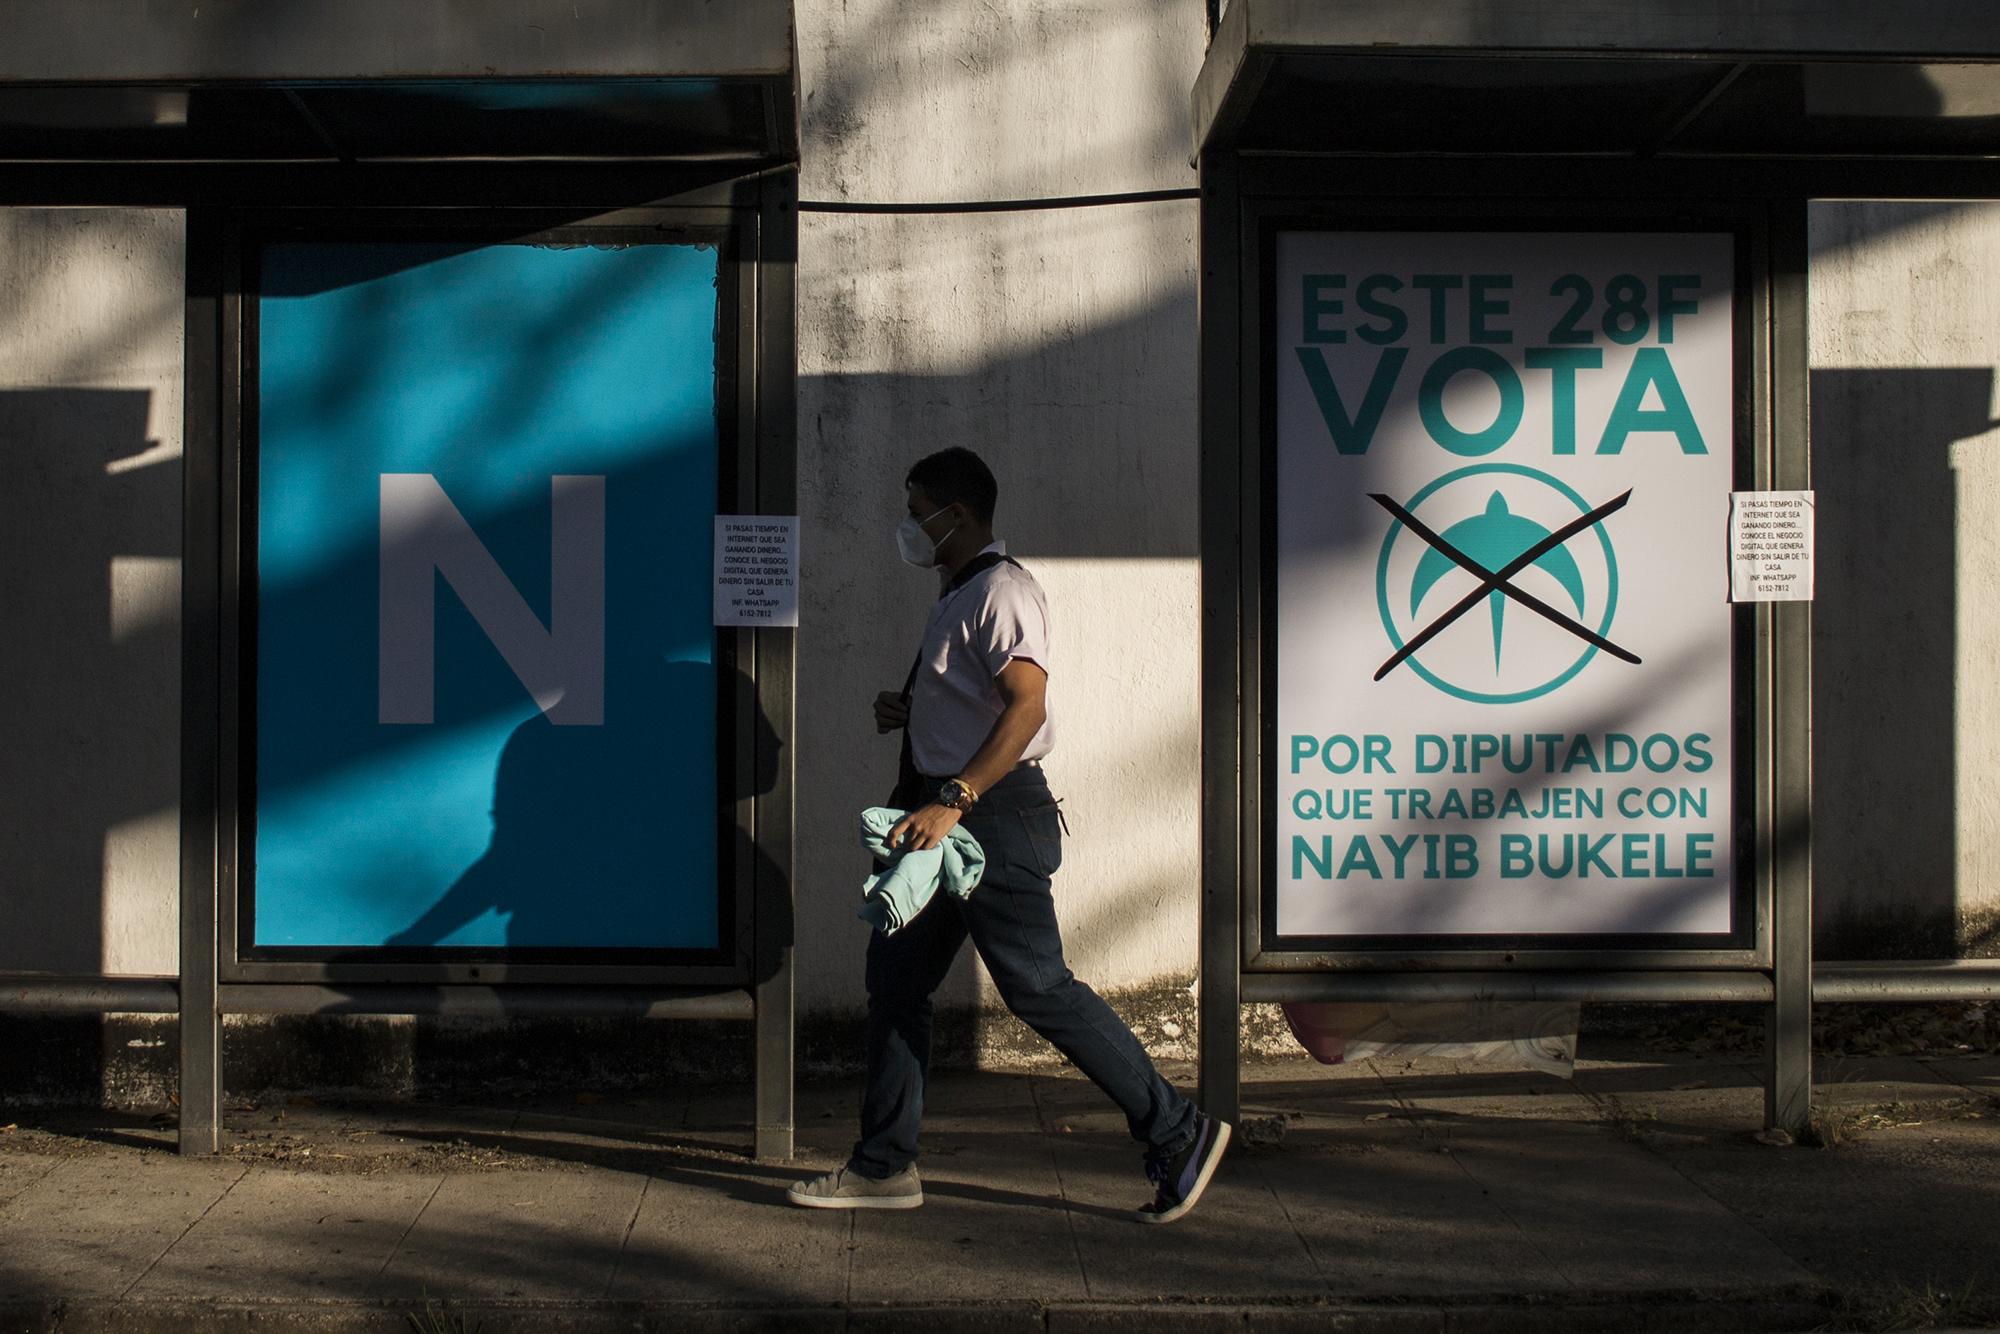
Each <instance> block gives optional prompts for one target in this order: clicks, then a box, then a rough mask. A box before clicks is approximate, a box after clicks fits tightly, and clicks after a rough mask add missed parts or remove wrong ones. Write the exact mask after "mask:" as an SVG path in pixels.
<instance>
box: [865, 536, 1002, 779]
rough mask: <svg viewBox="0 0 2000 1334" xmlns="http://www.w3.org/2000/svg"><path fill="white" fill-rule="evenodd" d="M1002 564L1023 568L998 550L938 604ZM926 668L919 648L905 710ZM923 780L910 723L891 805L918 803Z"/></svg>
mask: <svg viewBox="0 0 2000 1334" xmlns="http://www.w3.org/2000/svg"><path fill="white" fill-rule="evenodd" d="M1000 565H1012V566H1013V567H1014V568H1015V569H1017V570H1018V569H1020V568H1021V562H1020V561H1017V560H1015V559H1014V558H1013V557H1012V556H1003V555H1001V554H1000V553H999V552H997V551H988V552H983V553H982V554H980V555H977V556H974V557H973V558H972V559H971V560H969V561H967V562H966V563H965V564H964V565H963V566H961V567H960V569H959V571H958V573H957V574H954V575H953V576H952V577H951V581H950V582H949V583H947V584H946V585H945V586H944V591H943V592H941V593H939V594H938V601H939V602H942V601H944V600H945V599H946V598H948V597H950V596H951V595H952V594H953V593H956V592H957V591H958V590H959V589H961V588H964V587H965V586H966V585H967V584H969V583H971V582H972V581H973V580H974V579H977V578H978V577H979V576H980V575H982V574H985V573H986V572H987V571H988V570H991V569H993V568H995V567H996V566H1000ZM923 665H924V650H923V647H922V646H921V645H919V646H918V648H917V656H916V657H914V658H912V659H911V660H910V674H909V675H908V676H906V677H904V678H903V706H904V707H905V708H907V707H909V703H910V695H911V692H913V691H914V690H915V689H916V688H917V672H918V671H920V670H921V669H922V668H923ZM923 778H924V776H923V775H922V774H920V773H918V772H917V758H916V748H915V747H914V746H913V745H912V744H911V743H910V725H909V724H908V723H907V722H906V723H904V724H903V752H902V754H901V755H899V756H898V757H897V759H896V795H895V796H894V797H893V798H892V799H891V802H890V804H891V805H900V806H905V807H908V806H911V805H913V804H915V802H916V799H917V796H918V795H919V789H920V788H921V787H922V785H923Z"/></svg>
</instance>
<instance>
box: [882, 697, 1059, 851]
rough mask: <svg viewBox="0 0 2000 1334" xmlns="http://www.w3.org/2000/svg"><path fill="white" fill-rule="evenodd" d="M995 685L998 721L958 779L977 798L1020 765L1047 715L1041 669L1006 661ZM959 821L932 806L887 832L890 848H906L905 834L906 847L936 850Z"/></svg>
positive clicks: (945, 809)
mask: <svg viewBox="0 0 2000 1334" xmlns="http://www.w3.org/2000/svg"><path fill="white" fill-rule="evenodd" d="M993 685H994V688H995V689H997V690H998V691H999V692H1000V703H1001V709H1000V716H999V717H998V718H996V719H995V720H994V722H993V730H992V731H990V732H988V733H987V734H986V740H985V741H983V742H981V743H980V745H979V749H978V750H977V751H975V752H974V753H973V756H972V760H971V762H970V763H968V764H967V765H966V766H965V770H964V772H962V773H960V774H959V775H958V777H960V778H962V779H963V780H964V781H965V782H966V783H967V784H968V785H970V786H971V788H972V790H973V791H974V792H975V793H977V794H979V795H980V796H985V795H986V792H987V790H988V789H989V788H991V787H992V786H993V785H994V784H995V783H997V782H999V781H1000V780H1001V779H1002V778H1005V777H1006V776H1007V773H1008V771H1009V770H1011V769H1012V768H1013V767H1014V766H1015V765H1017V764H1019V763H1020V762H1021V753H1022V752H1023V751H1025V750H1026V749H1027V748H1028V743H1029V742H1030V741H1033V740H1034V739H1035V733H1037V732H1039V731H1041V730H1042V724H1043V723H1044V722H1046V721H1048V716H1049V705H1048V686H1049V674H1048V673H1047V672H1045V671H1043V670H1042V669H1041V667H1040V666H1039V665H1037V664H1035V663H1032V662H1029V661H1028V660H1027V659H1025V658H1010V659H1008V661H1007V664H1006V665H1005V666H1004V667H1002V668H1001V669H1000V674H999V675H998V676H995V677H994V678H993ZM958 818H959V813H958V812H957V811H956V810H953V809H952V808H951V807H949V806H940V805H938V804H937V803H936V802H931V803H930V804H929V805H926V806H922V807H919V808H918V809H916V810H914V811H911V812H910V813H909V814H908V815H906V816H904V817H903V818H902V819H900V820H898V821H897V822H896V823H895V825H894V826H892V827H891V828H890V830H889V837H888V844H889V846H890V847H892V848H894V847H903V846H906V845H905V844H904V843H903V836H904V835H905V834H906V833H907V834H908V836H909V842H908V844H907V846H908V847H910V848H914V849H919V850H921V849H924V848H934V847H936V846H937V845H938V844H940V843H942V842H944V841H945V839H946V838H948V837H950V835H951V831H952V829H953V828H954V827H955V826H956V825H957V824H958Z"/></svg>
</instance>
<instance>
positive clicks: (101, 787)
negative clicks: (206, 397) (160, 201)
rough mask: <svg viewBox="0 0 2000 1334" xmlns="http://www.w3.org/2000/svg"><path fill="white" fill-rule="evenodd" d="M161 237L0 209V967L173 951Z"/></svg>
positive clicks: (170, 340) (176, 331)
mask: <svg viewBox="0 0 2000 1334" xmlns="http://www.w3.org/2000/svg"><path fill="white" fill-rule="evenodd" d="M181 236H182V228H181V219H180V216H179V215H178V214H175V213H164V212H131V211H85V210H58V211H46V212H44V211H31V210H20V209H0V475H4V476H5V477H6V479H7V484H6V486H5V488H4V490H0V568H4V569H5V570H6V571H7V578H6V583H5V589H6V592H5V600H4V612H0V624H4V625H5V627H6V628H5V632H4V633H0V681H4V682H5V683H6V684H5V691H4V694H0V737H4V744H0V793H4V794H5V812H6V813H5V817H4V819H0V969H30V970H39V971H48V972H72V973H95V972H99V971H100V970H101V971H106V972H113V973H149V972H172V971H173V969H174V966H175V957H176V949H177V939H178V937H177V921H178V918H177V909H176V907H175V903H176V899H175V894H176V886H177V884H178V880H179V832H180V831H179V819H180V817H179V812H178V809H177V805H176V803H177V801H178V793H179V784H180V750H179V744H180V635H179V629H178V626H179V616H180V547H181V526H180V511H181V470H180V427H181Z"/></svg>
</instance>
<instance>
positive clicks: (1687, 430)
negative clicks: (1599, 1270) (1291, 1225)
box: [1192, 0, 2000, 1130]
mask: <svg viewBox="0 0 2000 1334" xmlns="http://www.w3.org/2000/svg"><path fill="white" fill-rule="evenodd" d="M1996 60H2000V20H1996V18H1995V16H1994V15H1993V13H1992V11H1991V10H1990V9H1989V8H1988V7H1986V6H1983V5H1978V4H1973V3H1945V4H1938V5H1928V6H1920V7H1915V8H1912V9H1909V10H1907V11H1898V12H1897V13H1896V14H1895V15H1894V18H1893V21H1889V20H1887V19H1885V16H1884V12H1883V11H1882V10H1881V9H1880V8H1879V7H1877V6H1871V5H1865V4H1859V3H1848V2H1847V0H1819V2H1817V3H1801V4H1795V5H1787V6H1777V7H1771V6H1761V7H1744V6H1737V5H1731V4H1724V3H1719V2H1709V0H1675V2H1674V3H1666V4H1657V5H1648V6H1644V7H1642V8H1627V9H1618V10H1615V11H1593V12H1589V13H1584V12H1581V11H1574V10H1565V9H1560V8H1552V7H1550V6H1546V5H1541V4H1534V3H1526V2H1523V3H1513V2H1511V0H1502V2H1501V3H1486V2H1477V3H1476V2H1474V0H1451V2H1448V3H1442V4H1433V5H1425V6H1421V7H1417V8H1412V7H1410V6H1401V5H1389V4H1343V5H1316V4H1304V3H1296V2H1295V0H1228V2H1227V3H1226V4H1225V5H1223V6H1222V7H1221V10H1220V14H1219V16H1218V17H1217V20H1216V23H1215V27H1214V31H1213V35H1212V40H1211V44H1210V47H1209V51H1208V54H1207V58H1206V61H1205V63H1204V65H1203V67H1202V70H1201V73H1200V76H1199V78H1198V81H1197V83H1196V85H1195V88H1194V92H1193V98H1192V104H1193V105H1192V110H1193V122H1194V151H1195V157H1196V161H1197V163H1198V165H1199V169H1200V175H1201V278H1200V282H1201V298H1200V309H1201V317H1200V318H1201V353H1200V356H1201V407H1200V413H1201V450H1202V473H1201V476H1202V484H1201V485H1202V518H1201V528H1202V539H1201V552H1202V575H1203V578H1202V590H1203V591H1202V600H1203V608H1202V612H1203V634H1204V640H1203V699H1202V706H1201V707H1202V722H1201V736H1202V781H1203V811H1202V831H1203V852H1202V873H1201V874H1202V892H1201V1007H1202V1013H1201V1084H1202V1096H1203V1100H1204V1102H1205V1104H1206V1106H1207V1107H1208V1109H1209V1110H1210V1111H1211V1112H1219V1113H1222V1114H1231V1113H1233V1112H1234V1111H1235V1110H1236V1107H1237V1102H1238V1083H1239V1074H1238V1055H1237V1052H1238V1034H1239V1007H1240V1005H1242V1004H1244V1003H1249V1002H1273V1001H1314V1000H1318V1001H1360V1002H1396V1001H1473V1000H1520V1001H1530V1000H1549V1001H1566V1002H1567V1001H1685V1002H1725V1001H1729V1002H1749V1003H1755V1004H1758V1005H1761V1006H1763V1007H1765V1011H1766V1014H1767V1015H1768V1022H1769V1031H1768V1041H1767V1044H1766V1049H1767V1052H1768V1068H1767V1080H1766V1115H1767V1120H1768V1122H1769V1123H1770V1124H1771V1125H1773V1126H1781V1127H1785V1128H1789V1129H1793V1130H1797V1129H1800V1128H1802V1127H1803V1126H1804V1125H1805V1124H1806V1122H1807V1120H1808V1118H1809V1117H1810V1114H1811V1088H1812V1063H1811V1006H1812V1003H1813V1002H1814V1001H1815V1000H1818V1001H1822V1002H1825V1001H1842V1000H1934V999H1947V998H1964V997H1969V996H1990V995H1995V994H2000V968H1996V967H1994V966H1992V965H1980V964H1976V963H1964V962H1959V961H1947V960H1939V961H1934V962H1925V963H1910V964H1864V963H1844V964H1820V965H1819V966H1817V967H1816V966H1815V961H1814V958H1813V948H1812V933H1813V917H1812V912H1813V908H1812V889H1813V823H1812V821H1813V795H1812V794H1813V742H1812V735H1811V730H1812V688H1813V685H1812V682H1813V663H1812V602H1811V583H1810V577H1809V571H1810V560H1811V554H1812V553H1811V533H1812V529H1811V519H1812V513H1813V510H1812V497H1813V492H1812V487H1813V481H1812V451H1811V447H1810V432H1809V424H1808V413H1809V403H1808V344H1807V323H1806V321H1807V302H1806V277H1807V264H1808V238H1807V207H1808V203H1809V201H1812V200H1815V199H1842V198H1851V199H1899V198H1901V199H1939V198H1955V199H1986V198H1992V197H1994V196H1995V195H1996V194H2000V188H1996V182H2000V177H1996V176H1995V175H1994V174H1993V166H1992V159H1993V155H1994V154H1995V153H1996V152H2000V65H1996V64H1995V61H1996Z"/></svg>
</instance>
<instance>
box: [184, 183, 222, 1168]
mask: <svg viewBox="0 0 2000 1334" xmlns="http://www.w3.org/2000/svg"><path fill="white" fill-rule="evenodd" d="M218 231H219V228H218V224H217V220H216V219H215V218H214V216H213V215H212V214H210V213H208V212H206V211H204V210H200V209H189V210H188V213H187V242H186V255H187V259H186V265H187V268H186V289H187V290H186V302H187V305H186V312H185V320H186V324H185V328H186V352H185V353H184V359H183V368H184V369H183V372H182V373H183V375H184V377H185V384H184V387H183V395H184V399H183V401H184V404H185V408H184V415H183V419H182V433H181V454H182V463H181V474H182V477H183V485H184V495H183V503H182V514H183V518H182V540H181V884H180V900H181V923H180V925H181V931H180V1098H181V1114H180V1151H181V1152H182V1153H184V1154H205V1153H214V1152H215V1151H216V1150H217V1148H218V1147H219V1146H220V1139H221V1112H222V1017H221V1012H220V1010H219V1009H218V1007H217V991H216V984H217V977H216V936H217V932H216V905H217V894H216V882H217V872H218V869H219V866H220V863H219V860H218V856H217V854H218V851H219V849H218V848H217V842H216V828H217V814H218V811H217V798H218V792H219V779H218V774H219V767H218V766H219V764H220V760H221V755H220V738H221V734H220V717H219V701H218V698H217V695H218V686H219V682H220V680H221V617H222V605H221V585H220V576H221V568H222V548H221V529H220V496H221V457H222V429H221V427H222V409H223V395H222V371H223V367H222V357H223V348H222V300H223V273H222V267H223V265H222V254H221V243H220V236H219V235H218Z"/></svg>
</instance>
